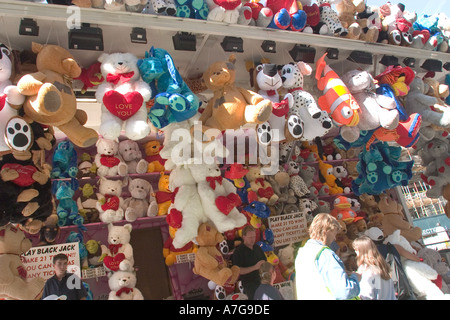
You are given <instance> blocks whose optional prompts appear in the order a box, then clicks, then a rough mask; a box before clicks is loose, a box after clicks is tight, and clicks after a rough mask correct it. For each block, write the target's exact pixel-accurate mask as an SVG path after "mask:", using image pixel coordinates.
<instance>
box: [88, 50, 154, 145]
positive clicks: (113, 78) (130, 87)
mask: <svg viewBox="0 0 450 320" xmlns="http://www.w3.org/2000/svg"><path fill="white" fill-rule="evenodd" d="M98 61H99V62H100V63H101V68H100V69H101V73H102V75H103V77H104V79H105V81H104V82H103V83H102V84H100V85H99V86H98V88H97V91H96V93H95V97H96V99H97V102H98V103H100V104H101V106H102V107H101V125H100V128H99V133H100V135H101V136H103V137H104V138H107V139H110V140H114V139H117V138H118V137H119V136H120V134H121V130H122V125H125V136H126V137H127V138H129V139H131V140H139V139H142V138H144V137H146V136H147V135H148V134H149V133H150V126H149V124H148V117H147V108H146V102H147V101H149V100H150V98H151V95H152V91H151V89H150V86H149V85H148V84H147V83H145V82H144V81H142V80H141V76H140V73H139V68H138V66H137V62H138V58H137V57H136V56H135V55H133V54H131V53H120V52H118V53H112V54H107V53H103V54H102V55H101V56H100V57H99V58H98Z"/></svg>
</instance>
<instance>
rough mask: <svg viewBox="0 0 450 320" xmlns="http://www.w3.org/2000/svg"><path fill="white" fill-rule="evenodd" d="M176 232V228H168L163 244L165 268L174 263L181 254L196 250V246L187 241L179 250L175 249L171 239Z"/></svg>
mask: <svg viewBox="0 0 450 320" xmlns="http://www.w3.org/2000/svg"><path fill="white" fill-rule="evenodd" d="M177 232H178V230H177V229H176V228H174V227H171V226H169V237H167V239H166V241H165V242H164V248H163V256H164V258H165V260H164V261H165V263H166V266H171V265H173V264H174V263H176V262H177V256H179V255H182V254H189V253H195V252H197V250H198V246H197V245H196V244H195V243H193V242H192V241H189V242H188V243H186V244H185V245H184V246H182V247H181V248H175V246H174V245H173V239H174V237H175V235H176V233H177ZM196 233H197V232H196ZM193 240H194V239H193Z"/></svg>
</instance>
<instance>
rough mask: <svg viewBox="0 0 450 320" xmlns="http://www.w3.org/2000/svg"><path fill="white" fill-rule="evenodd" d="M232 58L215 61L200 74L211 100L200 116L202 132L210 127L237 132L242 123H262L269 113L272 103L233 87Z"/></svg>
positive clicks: (234, 70) (234, 72) (234, 75)
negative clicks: (209, 91)
mask: <svg viewBox="0 0 450 320" xmlns="http://www.w3.org/2000/svg"><path fill="white" fill-rule="evenodd" d="M235 63H236V56H235V55H234V54H232V55H230V57H229V59H228V61H217V62H215V63H213V64H211V65H210V66H209V67H208V69H207V70H206V71H205V72H204V73H203V76H202V77H203V80H204V82H205V84H206V86H207V87H208V89H209V90H211V91H212V92H213V97H212V98H211V99H210V100H209V102H208V105H207V106H206V107H205V110H204V111H203V113H202V114H201V116H200V119H199V120H200V121H201V122H202V124H203V128H202V131H203V130H205V129H209V128H214V129H217V130H220V131H223V130H226V129H233V130H237V129H239V128H241V127H242V126H243V125H245V124H262V123H264V122H266V121H267V120H269V117H270V115H271V114H272V101H270V100H269V99H264V98H263V97H262V96H261V95H259V94H257V93H255V92H253V91H251V90H246V89H244V88H241V87H238V86H236V85H235V77H236V68H235Z"/></svg>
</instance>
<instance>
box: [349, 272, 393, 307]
mask: <svg viewBox="0 0 450 320" xmlns="http://www.w3.org/2000/svg"><path fill="white" fill-rule="evenodd" d="M357 273H359V274H361V281H360V282H359V287H360V293H359V297H360V298H361V299H362V300H397V298H396V297H395V291H394V282H393V281H392V279H389V280H384V279H382V278H381V276H380V272H379V271H378V270H377V269H376V268H375V267H373V266H367V265H361V266H359V268H358V270H357Z"/></svg>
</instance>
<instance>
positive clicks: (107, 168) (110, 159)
mask: <svg viewBox="0 0 450 320" xmlns="http://www.w3.org/2000/svg"><path fill="white" fill-rule="evenodd" d="M96 146H97V154H96V155H95V158H94V162H95V165H96V166H97V175H98V176H100V177H106V176H116V175H118V173H119V172H125V173H126V172H128V166H127V164H126V163H125V162H124V161H123V158H122V156H121V155H120V154H119V142H117V141H116V140H109V139H106V138H99V139H98V141H97V144H96Z"/></svg>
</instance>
